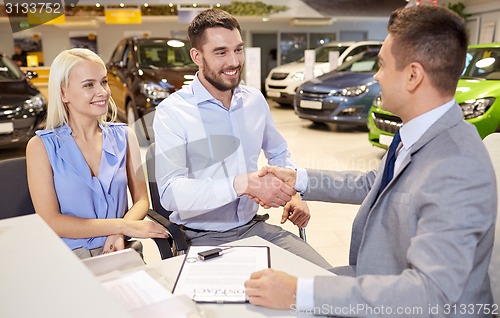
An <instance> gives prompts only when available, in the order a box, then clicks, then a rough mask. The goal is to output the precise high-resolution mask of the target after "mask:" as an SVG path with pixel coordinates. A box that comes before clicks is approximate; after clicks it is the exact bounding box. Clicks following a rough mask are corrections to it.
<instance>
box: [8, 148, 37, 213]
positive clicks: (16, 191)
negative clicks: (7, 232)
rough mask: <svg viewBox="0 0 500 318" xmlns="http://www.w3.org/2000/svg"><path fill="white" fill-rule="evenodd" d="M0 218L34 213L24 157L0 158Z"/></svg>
mask: <svg viewBox="0 0 500 318" xmlns="http://www.w3.org/2000/svg"><path fill="white" fill-rule="evenodd" d="M0 176H1V179H2V182H0V219H6V218H12V217H15V216H21V215H27V214H33V213H35V208H34V207H33V203H32V202H31V197H30V192H29V190H28V177H27V175H26V158H25V157H20V158H13V159H5V160H0Z"/></svg>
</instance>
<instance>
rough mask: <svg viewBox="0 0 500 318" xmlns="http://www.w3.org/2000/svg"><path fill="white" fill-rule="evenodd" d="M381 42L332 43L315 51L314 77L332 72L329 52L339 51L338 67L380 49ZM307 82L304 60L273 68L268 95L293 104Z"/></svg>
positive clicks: (286, 103) (268, 76) (283, 103)
mask: <svg viewBox="0 0 500 318" xmlns="http://www.w3.org/2000/svg"><path fill="white" fill-rule="evenodd" d="M381 46H382V42H380V41H359V42H332V43H328V44H325V45H322V46H319V47H317V48H316V49H315V51H316V63H315V64H314V77H318V76H320V75H323V74H324V73H326V72H329V71H330V63H329V61H328V56H329V52H331V51H338V52H339V59H338V65H339V66H340V65H341V64H342V63H344V62H346V61H348V60H349V59H350V58H351V57H352V56H354V55H356V54H358V53H361V52H364V51H366V50H369V49H374V48H380V47H381ZM304 82H305V63H304V58H301V59H300V60H298V61H296V62H292V63H287V64H283V65H280V66H277V67H275V68H273V69H272V70H271V71H270V72H269V74H268V75H267V77H266V95H267V97H268V98H270V99H272V100H274V101H276V102H278V103H279V104H281V105H291V104H293V99H294V97H295V91H296V90H297V88H298V87H299V86H300V85H301V84H302V83H304Z"/></svg>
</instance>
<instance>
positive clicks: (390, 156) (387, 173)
mask: <svg viewBox="0 0 500 318" xmlns="http://www.w3.org/2000/svg"><path fill="white" fill-rule="evenodd" d="M400 142H401V136H400V135H399V131H398V132H397V133H396V134H395V135H394V138H393V139H392V142H391V145H390V146H389V151H388V152H387V159H386V160H385V167H384V175H383V176H382V183H381V184H380V188H379V190H378V194H380V193H381V192H382V191H383V190H384V189H385V187H386V186H387V185H388V184H389V182H391V180H392V177H393V176H394V163H396V150H397V149H398V146H399V143H400Z"/></svg>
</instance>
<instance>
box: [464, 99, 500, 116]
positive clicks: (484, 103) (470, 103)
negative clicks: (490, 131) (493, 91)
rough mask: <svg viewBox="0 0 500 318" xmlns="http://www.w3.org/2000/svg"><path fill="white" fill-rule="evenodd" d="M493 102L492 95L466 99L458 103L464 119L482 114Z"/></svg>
mask: <svg viewBox="0 0 500 318" xmlns="http://www.w3.org/2000/svg"><path fill="white" fill-rule="evenodd" d="M494 102H495V98H494V97H488V98H478V99H471V100H466V101H465V102H463V103H460V107H461V108H462V112H463V113H464V118H465V119H470V118H475V117H479V116H481V115H483V114H484V113H486V111H487V110H488V109H489V108H490V106H491V105H493V103H494Z"/></svg>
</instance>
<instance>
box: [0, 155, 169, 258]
mask: <svg viewBox="0 0 500 318" xmlns="http://www.w3.org/2000/svg"><path fill="white" fill-rule="evenodd" d="M0 176H2V182H0V207H1V208H0V220H1V219H7V218H12V217H16V216H23V215H28V214H34V213H35V208H34V207H33V202H32V201H31V196H30V193H29V188H28V176H27V172H26V157H19V158H13V159H5V160H0ZM154 241H155V243H156V244H157V245H158V249H159V252H160V256H161V258H162V259H165V258H168V257H172V252H171V250H170V244H169V243H168V240H167V239H154Z"/></svg>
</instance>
